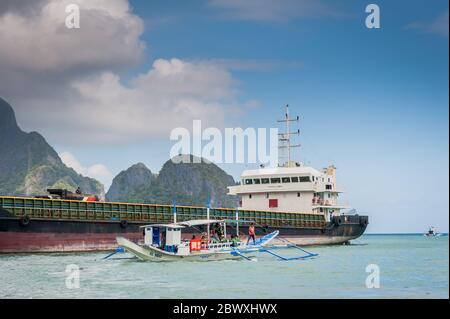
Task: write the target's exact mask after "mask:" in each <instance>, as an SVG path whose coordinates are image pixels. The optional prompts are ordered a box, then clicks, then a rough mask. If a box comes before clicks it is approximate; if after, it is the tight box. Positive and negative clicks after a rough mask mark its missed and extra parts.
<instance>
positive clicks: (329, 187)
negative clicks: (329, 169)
mask: <svg viewBox="0 0 450 319" xmlns="http://www.w3.org/2000/svg"><path fill="white" fill-rule="evenodd" d="M325 189H333V185H325Z"/></svg>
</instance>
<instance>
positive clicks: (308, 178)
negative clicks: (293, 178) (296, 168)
mask: <svg viewBox="0 0 450 319" xmlns="http://www.w3.org/2000/svg"><path fill="white" fill-rule="evenodd" d="M310 181H311V178H310V177H309V176H300V183H307V182H310Z"/></svg>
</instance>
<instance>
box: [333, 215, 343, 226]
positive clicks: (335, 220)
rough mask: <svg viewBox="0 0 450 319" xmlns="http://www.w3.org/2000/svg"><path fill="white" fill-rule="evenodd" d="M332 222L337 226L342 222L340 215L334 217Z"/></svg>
mask: <svg viewBox="0 0 450 319" xmlns="http://www.w3.org/2000/svg"><path fill="white" fill-rule="evenodd" d="M334 223H335V224H336V225H338V226H340V225H341V224H342V217H341V216H338V217H336V218H335V219H334Z"/></svg>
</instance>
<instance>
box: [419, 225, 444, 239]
mask: <svg viewBox="0 0 450 319" xmlns="http://www.w3.org/2000/svg"><path fill="white" fill-rule="evenodd" d="M423 235H424V236H427V237H438V236H440V235H441V234H440V233H438V232H437V231H436V228H435V227H434V226H430V227H429V228H428V232H427V233H425V234H423Z"/></svg>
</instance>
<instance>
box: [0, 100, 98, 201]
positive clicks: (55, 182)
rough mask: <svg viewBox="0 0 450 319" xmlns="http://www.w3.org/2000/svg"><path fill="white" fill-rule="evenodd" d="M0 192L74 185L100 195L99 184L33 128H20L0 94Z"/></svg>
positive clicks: (41, 190) (39, 190)
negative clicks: (70, 165) (72, 165)
mask: <svg viewBox="0 0 450 319" xmlns="http://www.w3.org/2000/svg"><path fill="white" fill-rule="evenodd" d="M0 152H1V154H0V194H2V195H18V196H24V195H26V196H30V195H37V194H45V193H46V189H47V188H67V189H69V190H72V191H73V190H75V189H76V188H77V187H78V186H80V187H81V189H82V191H83V192H85V193H94V194H98V195H99V196H100V197H101V196H103V195H104V190H103V185H102V184H101V183H99V182H98V181H96V180H95V179H92V178H88V177H84V176H82V175H80V174H78V173H77V172H75V171H74V170H73V169H71V168H68V167H67V166H65V165H64V163H63V162H62V161H61V159H60V158H59V156H58V154H57V153H56V151H55V150H54V149H53V148H52V147H51V146H50V145H49V144H48V143H47V142H46V140H45V139H44V138H43V137H42V136H41V135H40V134H39V133H36V132H31V133H25V132H23V131H22V130H21V129H20V128H19V126H18V125H17V122H16V117H15V114H14V111H13V109H12V107H11V106H10V105H9V104H8V103H7V102H6V101H5V100H3V99H2V98H0Z"/></svg>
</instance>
